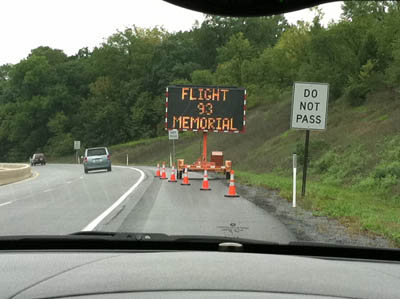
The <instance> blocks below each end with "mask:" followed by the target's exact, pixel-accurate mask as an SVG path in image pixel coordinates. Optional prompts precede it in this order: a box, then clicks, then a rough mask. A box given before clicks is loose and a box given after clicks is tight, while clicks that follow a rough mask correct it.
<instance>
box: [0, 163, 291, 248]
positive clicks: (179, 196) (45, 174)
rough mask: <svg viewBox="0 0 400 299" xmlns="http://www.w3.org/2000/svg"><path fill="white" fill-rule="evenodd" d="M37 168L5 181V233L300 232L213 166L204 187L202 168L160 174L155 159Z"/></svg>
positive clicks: (284, 237) (1, 201) (273, 235)
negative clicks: (173, 176)
mask: <svg viewBox="0 0 400 299" xmlns="http://www.w3.org/2000/svg"><path fill="white" fill-rule="evenodd" d="M34 170H35V171H37V172H38V173H39V175H38V176H37V177H36V178H34V179H30V180H27V181H23V182H19V183H15V184H10V185H5V186H0V235H11V234H67V233H72V232H76V231H79V230H84V229H85V230H103V231H120V232H148V233H152V232H153V233H156V232H157V233H166V234H173V235H218V236H228V237H242V238H250V239H259V240H268V241H275V242H289V241H292V240H295V237H294V236H293V235H292V234H291V233H290V232H289V231H288V230H287V229H286V228H285V226H284V225H283V224H281V223H280V222H279V221H278V220H277V219H275V218H274V217H272V216H271V215H269V214H268V213H267V212H265V211H264V210H263V209H261V208H258V207H257V206H256V205H254V204H253V203H251V202H250V201H248V200H246V199H245V198H243V197H240V198H226V197H224V194H226V193H227V191H228V186H227V181H226V180H224V179H222V178H220V179H213V178H212V177H213V174H210V177H211V178H210V182H209V183H210V187H211V188H212V190H211V191H200V187H201V184H202V180H201V174H199V173H190V174H189V175H190V178H191V181H190V183H191V185H190V186H181V185H180V182H178V183H170V182H168V181H167V180H160V179H159V178H155V177H154V173H155V168H151V167H136V170H135V169H132V168H127V167H116V166H113V171H112V172H111V173H110V172H103V171H98V172H91V173H89V174H86V175H85V174H84V173H83V167H82V165H63V164H58V165H57V164H53V165H52V164H48V165H46V166H37V167H34ZM140 171H142V172H143V173H144V176H143V178H144V179H143V180H142V178H141V177H142V175H141V173H140ZM169 174H170V171H169V170H168V176H169ZM134 185H135V186H134ZM133 186H134V187H135V188H134V190H131V191H132V192H131V193H129V192H130V191H129V190H130V189H132V187H133ZM127 191H128V193H129V194H127ZM123 195H124V196H125V197H124V198H121V197H122V196H123ZM121 200H123V201H122V202H121V203H120V204H119V202H120V201H121ZM116 202H117V204H118V205H117V206H116ZM110 207H111V208H110ZM105 211H106V213H105V214H104V212H105ZM101 215H102V216H101ZM99 216H100V218H99Z"/></svg>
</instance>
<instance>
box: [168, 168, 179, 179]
mask: <svg viewBox="0 0 400 299" xmlns="http://www.w3.org/2000/svg"><path fill="white" fill-rule="evenodd" d="M168 182H172V183H176V182H177V181H176V177H175V165H172V172H171V177H170V179H169V180H168Z"/></svg>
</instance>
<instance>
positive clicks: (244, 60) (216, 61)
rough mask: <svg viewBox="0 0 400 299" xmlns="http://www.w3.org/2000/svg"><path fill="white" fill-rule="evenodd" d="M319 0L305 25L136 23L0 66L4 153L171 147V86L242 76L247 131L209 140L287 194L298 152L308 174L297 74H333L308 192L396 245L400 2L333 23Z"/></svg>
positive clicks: (360, 7)
mask: <svg viewBox="0 0 400 299" xmlns="http://www.w3.org/2000/svg"><path fill="white" fill-rule="evenodd" d="M314 13H315V18H314V20H313V21H312V22H311V23H305V22H298V23H297V24H296V25H289V24H288V23H287V22H286V20H285V18H284V17H283V16H274V17H262V18H249V19H248V18H224V17H215V16H207V17H206V19H205V20H204V22H202V23H201V24H199V23H195V24H194V26H193V28H192V29H191V30H190V31H186V32H176V33H169V32H166V31H165V30H163V29H162V28H152V29H142V28H137V27H132V28H127V29H125V30H124V31H121V32H117V33H115V34H114V35H112V36H110V37H109V38H108V39H107V41H106V42H104V43H103V44H102V45H101V46H99V47H97V48H95V49H93V50H89V49H81V50H80V51H79V53H78V54H77V55H75V56H70V57H68V56H66V55H65V54H64V53H63V52H62V51H60V50H57V49H50V48H48V47H39V48H37V49H34V50H32V52H31V54H30V55H29V56H28V57H27V58H26V59H24V60H22V61H21V62H19V63H18V64H15V65H3V66H0V120H1V122H0V144H1V147H0V161H7V162H12V161H26V160H27V158H28V157H29V156H30V155H32V153H33V152H36V151H40V152H45V153H46V154H47V155H49V156H51V157H50V159H49V161H55V160H57V159H61V158H60V157H73V155H74V153H73V149H72V145H73V141H74V140H80V141H81V143H82V146H83V147H84V146H103V145H106V146H110V145H113V146H111V150H112V153H113V160H114V161H115V162H118V163H125V161H126V155H127V154H128V156H129V161H130V163H131V164H141V165H143V164H148V165H155V164H156V163H157V162H159V161H163V160H164V161H168V160H169V155H170V151H171V143H170V142H169V141H168V139H167V137H166V136H165V135H166V133H165V131H164V130H163V126H164V123H163V118H164V100H165V99H164V92H165V87H166V86H167V85H169V84H212V85H229V86H243V87H246V88H247V91H248V108H249V111H248V122H247V130H246V133H245V134H210V138H209V149H210V150H222V151H224V154H225V158H226V159H230V160H232V161H233V165H234V168H235V170H238V175H237V179H238V180H239V181H241V182H243V183H249V184H254V185H263V186H267V187H269V188H274V189H279V190H280V192H281V195H282V196H283V197H285V198H288V199H289V198H290V197H291V179H290V177H291V165H292V164H291V163H292V162H291V157H292V153H293V152H296V153H297V154H298V158H299V166H300V169H299V179H300V178H301V170H302V169H301V165H302V160H303V159H304V157H303V150H304V131H295V130H290V129H289V120H290V108H291V89H292V84H293V82H295V81H305V82H326V83H329V85H330V91H329V94H330V98H329V109H328V123H327V130H326V131H324V132H312V133H311V139H310V161H309V162H310V164H309V167H310V168H309V177H308V179H309V180H308V187H307V196H306V198H305V199H299V200H300V201H299V204H301V205H302V206H304V207H306V208H309V209H311V210H313V211H314V213H315V214H316V215H327V216H331V217H335V218H339V219H340V220H341V221H343V222H345V223H346V224H347V225H348V226H349V227H351V228H352V229H354V230H355V231H365V232H369V233H376V234H381V235H384V236H386V237H388V238H390V239H391V240H393V241H395V242H396V243H397V244H398V245H399V246H400V216H399V215H400V213H399V212H400V211H399V209H400V183H399V182H400V137H399V134H398V132H399V129H400V88H399V86H400V4H399V3H398V2H396V1H381V2H375V1H371V2H369V1H359V2H355V1H347V2H344V4H343V15H342V18H341V19H340V20H339V21H338V22H335V23H330V24H329V25H328V26H322V25H321V18H322V13H321V11H319V10H318V9H315V8H314ZM132 22H133V23H134V20H132ZM200 142H201V138H200V136H199V135H198V134H195V133H190V132H186V133H182V134H180V139H179V141H177V143H176V146H177V153H176V156H177V157H179V158H184V159H185V160H188V161H193V160H195V159H196V158H197V157H198V156H200V151H201V148H200V146H201V143H200ZM63 159H64V160H68V159H69V158H68V159H66V158H63ZM299 182H300V181H299ZM300 185H301V184H300V183H299V186H300Z"/></svg>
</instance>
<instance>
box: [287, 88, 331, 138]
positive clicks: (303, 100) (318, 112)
mask: <svg viewBox="0 0 400 299" xmlns="http://www.w3.org/2000/svg"><path fill="white" fill-rule="evenodd" d="M328 97H329V84H327V83H306V82H295V83H294V86H293V101H292V119H291V124H290V127H291V128H292V129H305V130H325V129H326V123H327V116H328Z"/></svg>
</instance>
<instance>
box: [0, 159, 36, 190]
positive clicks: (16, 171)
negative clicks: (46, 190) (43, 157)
mask: <svg viewBox="0 0 400 299" xmlns="http://www.w3.org/2000/svg"><path fill="white" fill-rule="evenodd" d="M31 176H32V169H31V167H30V166H29V165H28V164H18V163H0V185H5V184H10V183H14V182H18V181H21V180H24V179H27V178H29V177H31Z"/></svg>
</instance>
